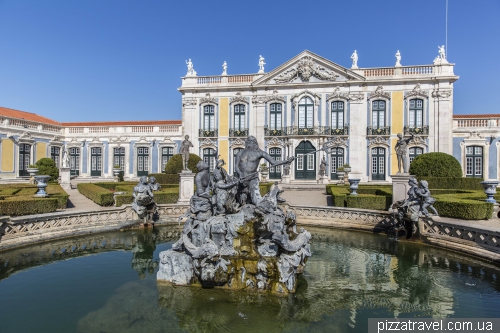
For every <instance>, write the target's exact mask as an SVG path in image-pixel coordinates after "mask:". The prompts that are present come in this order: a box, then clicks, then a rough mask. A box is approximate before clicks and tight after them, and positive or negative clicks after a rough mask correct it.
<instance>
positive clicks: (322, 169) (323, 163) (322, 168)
mask: <svg viewBox="0 0 500 333" xmlns="http://www.w3.org/2000/svg"><path fill="white" fill-rule="evenodd" d="M319 175H320V177H324V176H325V175H326V157H325V156H323V158H322V159H321V163H320V165H319Z"/></svg>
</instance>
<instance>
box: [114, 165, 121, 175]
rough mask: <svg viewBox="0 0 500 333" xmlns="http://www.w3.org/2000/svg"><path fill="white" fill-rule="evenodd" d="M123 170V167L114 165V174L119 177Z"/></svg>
mask: <svg viewBox="0 0 500 333" xmlns="http://www.w3.org/2000/svg"><path fill="white" fill-rule="evenodd" d="M121 171H122V169H121V168H116V167H113V176H115V177H118V175H119V174H120V172H121Z"/></svg>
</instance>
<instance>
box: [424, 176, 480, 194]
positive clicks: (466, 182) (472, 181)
mask: <svg viewBox="0 0 500 333" xmlns="http://www.w3.org/2000/svg"><path fill="white" fill-rule="evenodd" d="M417 180H418V181H420V180H426V181H427V182H428V183H429V188H430V189H431V192H432V189H457V190H479V191H482V190H483V186H482V185H481V182H482V181H483V180H484V179H482V178H465V177H427V176H426V177H417Z"/></svg>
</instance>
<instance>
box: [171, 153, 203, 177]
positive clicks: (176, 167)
mask: <svg viewBox="0 0 500 333" xmlns="http://www.w3.org/2000/svg"><path fill="white" fill-rule="evenodd" d="M199 161H201V158H200V156H198V155H196V154H189V161H188V169H189V170H191V171H192V172H193V173H198V168H197V167H196V164H198V162H199ZM164 171H165V173H166V174H169V175H172V174H174V175H177V174H178V173H180V172H181V171H182V155H181V154H175V155H174V156H172V157H171V158H170V159H169V160H168V162H167V164H166V165H165V170H164Z"/></svg>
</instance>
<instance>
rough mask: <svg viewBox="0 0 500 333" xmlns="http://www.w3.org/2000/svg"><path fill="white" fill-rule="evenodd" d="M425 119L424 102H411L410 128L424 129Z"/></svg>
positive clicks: (414, 100) (419, 100)
mask: <svg viewBox="0 0 500 333" xmlns="http://www.w3.org/2000/svg"><path fill="white" fill-rule="evenodd" d="M423 119H424V101H423V100H421V99H412V100H410V114H409V125H410V127H422V125H423Z"/></svg>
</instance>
